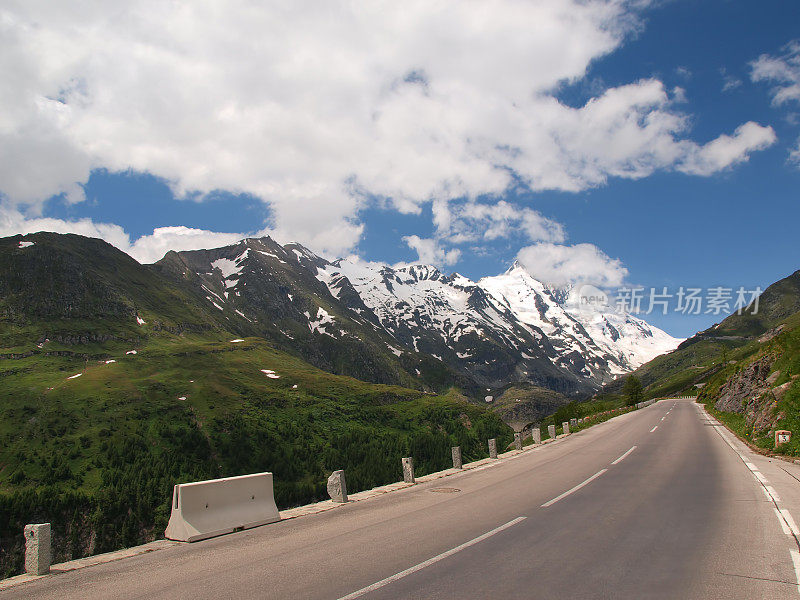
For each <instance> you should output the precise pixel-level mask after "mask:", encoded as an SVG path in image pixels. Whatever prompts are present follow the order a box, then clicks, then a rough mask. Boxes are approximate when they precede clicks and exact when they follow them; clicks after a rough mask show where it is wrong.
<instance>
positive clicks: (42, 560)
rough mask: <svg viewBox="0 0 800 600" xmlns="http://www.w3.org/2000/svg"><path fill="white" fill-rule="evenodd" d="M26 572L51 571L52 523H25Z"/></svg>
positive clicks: (44, 573) (36, 573) (42, 572)
mask: <svg viewBox="0 0 800 600" xmlns="http://www.w3.org/2000/svg"><path fill="white" fill-rule="evenodd" d="M24 533H25V572H26V573H27V574H28V575H47V574H48V573H49V572H50V559H51V551H50V523H35V524H32V525H25V529H24Z"/></svg>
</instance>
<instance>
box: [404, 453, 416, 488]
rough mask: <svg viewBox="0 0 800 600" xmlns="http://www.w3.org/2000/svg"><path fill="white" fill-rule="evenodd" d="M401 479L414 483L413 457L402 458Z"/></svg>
mask: <svg viewBox="0 0 800 600" xmlns="http://www.w3.org/2000/svg"><path fill="white" fill-rule="evenodd" d="M403 481H405V482H406V483H414V481H415V480H414V459H413V458H412V457H410V456H409V457H408V458H404V459H403Z"/></svg>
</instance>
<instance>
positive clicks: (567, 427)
mask: <svg viewBox="0 0 800 600" xmlns="http://www.w3.org/2000/svg"><path fill="white" fill-rule="evenodd" d="M561 428H562V429H563V430H564V435H566V434H568V433H569V423H567V422H566V421H564V422H563V423H562V424H561Z"/></svg>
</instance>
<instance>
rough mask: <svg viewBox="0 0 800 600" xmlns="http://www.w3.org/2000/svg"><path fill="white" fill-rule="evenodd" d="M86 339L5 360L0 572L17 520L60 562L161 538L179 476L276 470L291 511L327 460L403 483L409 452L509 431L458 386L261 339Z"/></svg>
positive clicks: (479, 446)
mask: <svg viewBox="0 0 800 600" xmlns="http://www.w3.org/2000/svg"><path fill="white" fill-rule="evenodd" d="M81 349H82V350H83V351H84V352H85V354H80V355H78V354H76V353H75V352H74V350H75V348H74V347H72V348H56V347H55V345H53V346H51V347H49V348H48V352H47V353H45V352H41V353H35V354H33V355H31V356H27V357H24V358H19V359H16V360H3V361H0V379H1V380H2V382H3V389H2V398H0V575H2V576H9V575H12V574H15V573H18V572H20V570H21V567H22V558H23V551H22V546H23V539H22V528H23V526H24V525H25V524H26V523H32V522H51V523H52V524H53V527H54V546H53V547H54V549H55V553H56V554H55V559H56V561H63V560H68V559H72V558H78V557H81V556H85V555H89V554H93V553H99V552H106V551H110V550H114V549H118V548H122V547H127V546H131V545H135V544H139V543H143V542H147V541H150V540H152V539H156V538H159V537H162V536H163V531H164V528H165V527H166V524H167V520H168V519H169V511H170V507H169V505H170V499H171V494H172V486H173V485H174V484H176V483H181V482H187V481H198V480H203V479H210V478H216V477H226V476H233V475H241V474H245V473H254V472H261V471H271V472H272V473H273V474H274V476H275V497H276V501H277V503H278V506H279V507H280V508H287V507H290V506H295V505H299V504H305V503H308V502H314V501H317V500H321V499H326V498H327V493H326V488H325V484H326V480H327V476H328V475H329V474H330V472H331V471H333V470H335V469H346V471H347V482H348V488H349V489H351V490H352V491H354V492H355V491H359V490H363V489H368V488H371V487H374V486H378V485H382V484H386V483H390V482H393V481H398V480H400V479H402V470H401V465H400V459H401V457H403V456H413V457H414V462H415V469H416V471H417V473H418V474H419V475H422V474H424V473H428V472H432V471H437V470H441V469H444V468H447V467H448V466H450V464H451V462H450V461H451V455H450V448H451V446H455V445H460V446H461V447H462V452H463V455H464V460H465V462H466V461H471V460H477V459H479V458H482V457H485V456H487V455H488V449H487V447H486V440H487V439H488V438H492V437H496V438H498V443H499V444H507V443H508V442H510V441H511V438H512V432H511V430H510V428H509V427H508V426H506V425H505V424H504V423H503V422H502V420H501V419H500V418H499V417H498V416H496V415H494V414H493V413H490V412H489V411H487V410H486V409H484V408H483V407H481V406H477V405H475V404H472V403H470V402H468V401H466V399H465V398H464V397H462V396H461V395H460V394H458V393H457V392H455V391H451V392H449V393H447V394H444V395H433V394H430V393H425V392H421V391H418V390H411V389H406V388H401V387H396V386H388V385H377V384H370V383H364V382H362V381H359V380H356V379H353V378H350V377H344V376H336V375H331V374H329V373H326V372H324V371H320V370H318V369H315V368H314V367H311V366H309V365H308V364H307V363H305V362H303V361H302V360H300V359H298V358H295V357H291V356H289V355H286V354H284V353H282V352H280V351H277V350H275V349H274V348H272V347H271V346H270V345H269V344H267V343H265V342H263V341H259V340H256V339H246V340H243V341H237V342H232V341H230V340H226V339H217V340H210V339H208V338H207V337H206V336H202V335H182V336H173V335H168V334H162V335H159V336H153V337H150V338H149V339H148V340H147V341H146V343H144V342H143V343H141V344H139V345H136V347H135V348H134V347H132V346H131V344H130V343H127V342H126V343H122V342H114V341H111V342H106V343H104V344H102V345H96V346H92V345H86V346H84V347H82V348H81ZM132 350H136V354H129V353H128V352H131V351H132ZM48 353H49V354H50V355H49V356H48V355H46V354H48ZM76 375H79V376H77V377H76ZM501 447H502V446H501Z"/></svg>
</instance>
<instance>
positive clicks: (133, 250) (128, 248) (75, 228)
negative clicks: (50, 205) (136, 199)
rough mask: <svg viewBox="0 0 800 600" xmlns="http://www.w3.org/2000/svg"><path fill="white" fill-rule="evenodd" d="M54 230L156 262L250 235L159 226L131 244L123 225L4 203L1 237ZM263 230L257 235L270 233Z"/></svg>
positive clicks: (230, 242) (148, 261) (1, 209)
mask: <svg viewBox="0 0 800 600" xmlns="http://www.w3.org/2000/svg"><path fill="white" fill-rule="evenodd" d="M38 231H52V232H55V233H77V234H79V235H83V236H86V237H91V238H100V239H102V240H105V241H106V242H108V243H109V244H111V245H112V246H116V247H117V248H119V249H120V250H122V251H123V252H126V253H127V254H129V255H130V256H132V257H133V258H135V259H136V260H138V261H139V262H140V263H153V262H156V261H157V260H160V259H161V258H162V257H163V256H164V255H165V254H166V253H167V252H168V251H169V250H176V251H180V250H200V249H203V248H218V247H220V246H226V245H228V244H233V243H235V242H237V241H239V240H241V239H242V238H245V237H248V235H247V234H243V233H219V232H215V231H206V230H204V229H192V228H189V227H182V226H179V227H158V228H156V229H155V230H153V233H152V234H150V235H145V236H142V237H140V238H138V239H137V240H136V241H134V242H133V243H131V239H130V236H129V235H128V234H127V233H126V232H125V230H124V229H122V227H120V226H119V225H114V224H111V223H95V222H94V221H92V220H91V219H80V220H75V221H67V220H64V219H53V218H42V217H39V218H29V217H25V216H24V215H23V214H22V213H21V212H19V211H17V210H15V209H12V208H9V207H7V206H5V207H4V206H0V237H4V236H9V235H15V234H18V233H22V234H27V233H36V232H38ZM269 233H271V232H268V231H260V232H256V233H253V234H251V235H253V236H260V235H268V234H269Z"/></svg>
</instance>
